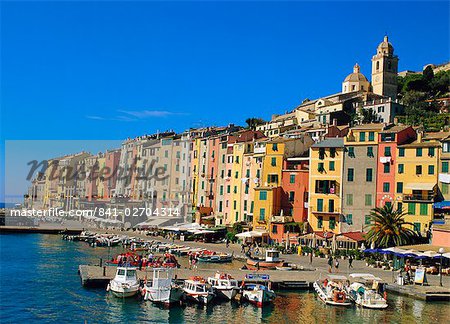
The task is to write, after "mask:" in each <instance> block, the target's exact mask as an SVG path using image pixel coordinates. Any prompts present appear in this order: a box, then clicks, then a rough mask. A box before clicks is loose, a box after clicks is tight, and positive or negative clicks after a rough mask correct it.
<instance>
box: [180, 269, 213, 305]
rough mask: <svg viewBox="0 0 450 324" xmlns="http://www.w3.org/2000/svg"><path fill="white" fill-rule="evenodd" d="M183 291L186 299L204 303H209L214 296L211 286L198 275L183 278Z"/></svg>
mask: <svg viewBox="0 0 450 324" xmlns="http://www.w3.org/2000/svg"><path fill="white" fill-rule="evenodd" d="M183 291H184V294H185V296H186V298H187V299H189V300H191V301H194V302H197V303H200V304H204V305H207V304H209V303H210V302H211V301H212V300H213V298H214V296H215V294H214V291H213V288H212V286H211V285H210V284H208V283H207V282H206V280H205V279H204V278H202V277H198V276H195V277H190V278H189V279H188V280H185V281H184V285H183Z"/></svg>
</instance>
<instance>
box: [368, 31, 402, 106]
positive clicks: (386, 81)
mask: <svg viewBox="0 0 450 324" xmlns="http://www.w3.org/2000/svg"><path fill="white" fill-rule="evenodd" d="M397 73H398V57H397V56H396V55H394V47H393V46H392V44H391V43H389V40H388V37H387V36H384V40H383V41H382V42H381V43H380V45H378V48H377V54H375V55H374V56H373V57H372V89H373V93H376V94H379V95H382V96H386V97H391V98H392V99H393V100H395V99H397Z"/></svg>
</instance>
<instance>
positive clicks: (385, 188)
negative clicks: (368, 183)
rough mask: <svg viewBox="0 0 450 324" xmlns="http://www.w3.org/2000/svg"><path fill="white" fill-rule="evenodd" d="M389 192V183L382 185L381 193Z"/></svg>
mask: <svg viewBox="0 0 450 324" xmlns="http://www.w3.org/2000/svg"><path fill="white" fill-rule="evenodd" d="M389 191H390V184H389V182H384V183H383V192H389Z"/></svg>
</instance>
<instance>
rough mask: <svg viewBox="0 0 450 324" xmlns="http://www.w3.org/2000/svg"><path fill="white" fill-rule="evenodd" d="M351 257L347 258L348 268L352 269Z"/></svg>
mask: <svg viewBox="0 0 450 324" xmlns="http://www.w3.org/2000/svg"><path fill="white" fill-rule="evenodd" d="M352 263H353V255H350V257H349V258H348V268H349V269H350V268H353V265H352Z"/></svg>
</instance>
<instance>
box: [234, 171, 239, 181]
mask: <svg viewBox="0 0 450 324" xmlns="http://www.w3.org/2000/svg"><path fill="white" fill-rule="evenodd" d="M234 178H235V179H237V178H239V171H236V172H235V173H234Z"/></svg>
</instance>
